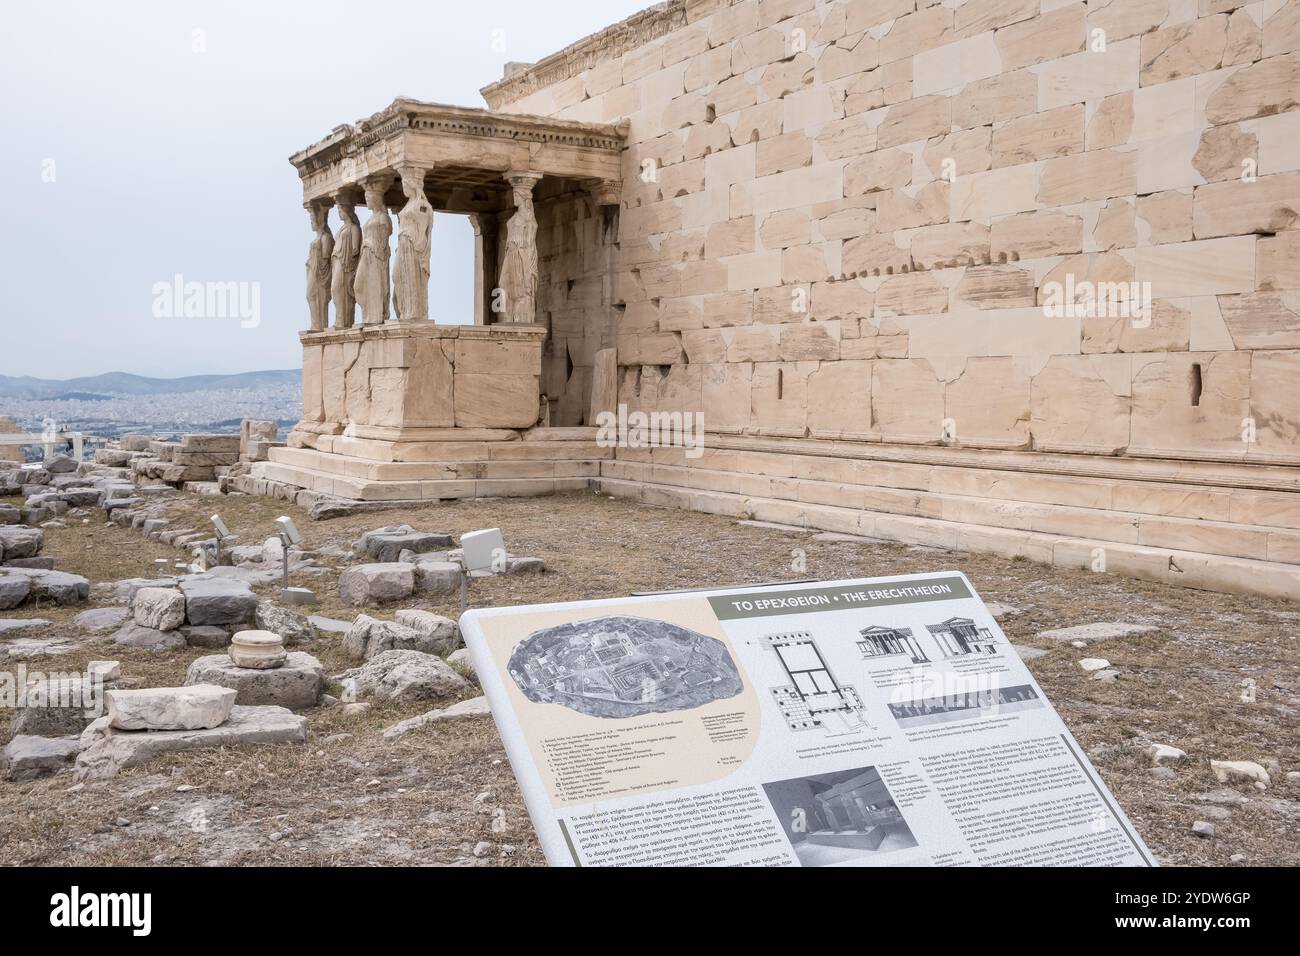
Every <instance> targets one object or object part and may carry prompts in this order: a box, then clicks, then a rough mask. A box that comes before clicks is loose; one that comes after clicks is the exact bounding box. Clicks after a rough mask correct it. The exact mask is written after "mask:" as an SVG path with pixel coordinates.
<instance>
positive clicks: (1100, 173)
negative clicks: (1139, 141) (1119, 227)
mask: <svg viewBox="0 0 1300 956" xmlns="http://www.w3.org/2000/svg"><path fill="white" fill-rule="evenodd" d="M1137 155H1138V154H1137V153H1136V152H1132V151H1122V150H1118V149H1090V150H1088V152H1086V153H1077V154H1075V155H1073V156H1063V157H1061V158H1059V159H1050V160H1048V161H1047V162H1046V163H1045V164H1044V165H1043V171H1042V178H1041V180H1040V182H1039V187H1038V201H1039V202H1040V203H1042V204H1043V205H1045V206H1067V205H1072V204H1074V203H1080V202H1086V201H1087V200H1090V199H1107V198H1109V197H1111V196H1124V195H1130V194H1132V193H1134V192H1135V191H1136V189H1137Z"/></svg>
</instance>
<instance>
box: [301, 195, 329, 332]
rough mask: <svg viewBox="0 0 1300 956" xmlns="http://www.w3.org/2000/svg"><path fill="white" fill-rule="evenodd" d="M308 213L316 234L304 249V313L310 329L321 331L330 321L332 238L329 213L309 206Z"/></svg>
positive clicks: (320, 208)
mask: <svg viewBox="0 0 1300 956" xmlns="http://www.w3.org/2000/svg"><path fill="white" fill-rule="evenodd" d="M309 211H310V213H311V224H312V228H313V229H314V230H315V231H316V235H315V237H314V238H313V239H312V241H311V245H310V246H309V247H308V249H307V310H308V312H309V314H310V316H311V330H312V331H313V332H322V331H324V330H325V329H326V328H327V327H328V326H329V319H330V256H331V255H333V253H334V237H333V236H332V235H331V234H330V228H329V223H328V221H327V219H326V216H327V214H328V210H327V209H325V208H323V207H320V206H312V207H311V209H310V210H309Z"/></svg>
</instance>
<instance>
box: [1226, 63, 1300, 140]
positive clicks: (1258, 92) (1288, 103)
mask: <svg viewBox="0 0 1300 956" xmlns="http://www.w3.org/2000/svg"><path fill="white" fill-rule="evenodd" d="M1297 106H1300V53H1288V54H1286V55H1285V56H1274V57H1269V58H1268V59H1264V60H1260V61H1259V62H1258V63H1254V64H1252V65H1250V66H1245V67H1242V68H1241V69H1240V70H1238V71H1236V72H1235V73H1233V74H1232V75H1231V76H1229V77H1228V78H1227V79H1226V80H1225V81H1224V82H1223V83H1222V84H1221V85H1220V86H1218V87H1217V88H1216V89H1215V90H1214V92H1213V93H1211V94H1210V97H1209V99H1208V100H1207V101H1206V104H1205V118H1206V119H1207V120H1208V121H1209V122H1210V123H1212V124H1213V125H1215V126H1219V125H1222V124H1224V123H1235V122H1238V121H1240V120H1247V119H1254V118H1255V117H1257V116H1272V115H1274V114H1276V113H1285V112H1287V111H1288V110H1293V109H1295V108H1296V107H1297Z"/></svg>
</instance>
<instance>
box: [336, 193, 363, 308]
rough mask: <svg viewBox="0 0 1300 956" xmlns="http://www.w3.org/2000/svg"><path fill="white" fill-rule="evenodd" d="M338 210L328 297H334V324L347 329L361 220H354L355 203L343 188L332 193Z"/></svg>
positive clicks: (354, 304)
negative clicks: (337, 226) (337, 224)
mask: <svg viewBox="0 0 1300 956" xmlns="http://www.w3.org/2000/svg"><path fill="white" fill-rule="evenodd" d="M334 207H335V208H336V209H337V210H338V213H339V233H338V235H337V236H335V237H334V255H333V257H332V259H331V262H330V298H331V299H333V300H334V327H335V328H336V329H350V328H352V325H353V323H355V322H356V313H357V299H356V295H355V294H354V293H353V291H352V283H353V282H354V281H355V279H356V275H357V262H358V260H360V258H361V224H360V223H359V222H358V221H357V212H356V203H355V202H353V199H352V196H351V194H350V193H348V192H347V191H345V190H340V191H338V192H336V193H335V194H334Z"/></svg>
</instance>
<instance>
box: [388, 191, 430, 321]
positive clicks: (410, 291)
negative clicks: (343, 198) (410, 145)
mask: <svg viewBox="0 0 1300 956" xmlns="http://www.w3.org/2000/svg"><path fill="white" fill-rule="evenodd" d="M402 192H403V193H404V194H405V195H406V205H405V206H403V207H402V211H401V212H399V213H398V214H397V262H396V263H395V264H394V265H393V308H394V310H395V311H396V312H397V320H398V321H399V322H423V321H427V320H428V318H429V236H430V233H431V232H432V230H433V207H432V206H430V205H429V199H428V197H427V196H426V195H425V194H424V171H423V170H421V169H411V168H407V169H403V170H402Z"/></svg>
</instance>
